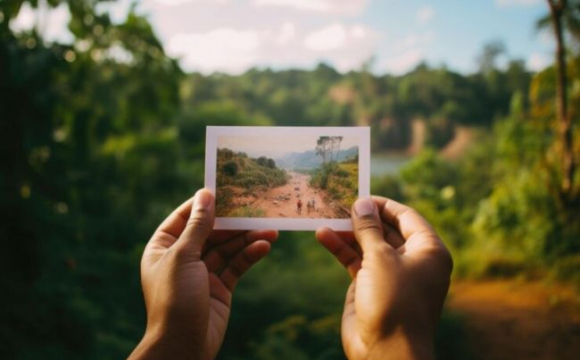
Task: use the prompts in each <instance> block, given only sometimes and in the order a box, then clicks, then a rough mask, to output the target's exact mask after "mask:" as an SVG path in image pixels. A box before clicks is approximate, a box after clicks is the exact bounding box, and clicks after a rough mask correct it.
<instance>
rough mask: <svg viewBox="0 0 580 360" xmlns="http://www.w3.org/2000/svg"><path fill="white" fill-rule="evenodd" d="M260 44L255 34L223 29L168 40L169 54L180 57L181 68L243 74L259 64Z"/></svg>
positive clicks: (257, 35) (183, 35)
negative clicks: (257, 62)
mask: <svg viewBox="0 0 580 360" xmlns="http://www.w3.org/2000/svg"><path fill="white" fill-rule="evenodd" d="M260 42H261V41H260V38H259V34H258V33H257V32H255V31H238V30H234V29H231V28H220V29H215V30H212V31H210V32H207V33H191V34H177V35H175V36H173V37H172V38H171V39H169V42H168V44H167V53H168V54H170V55H171V56H177V57H180V58H181V64H182V65H183V66H184V67H185V68H186V69H189V70H199V71H202V72H213V71H224V72H231V73H240V72H243V71H244V70H246V69H247V68H249V67H251V66H252V65H253V64H254V63H255V62H256V61H257V60H258V56H257V51H258V49H259V47H260V46H261V44H260Z"/></svg>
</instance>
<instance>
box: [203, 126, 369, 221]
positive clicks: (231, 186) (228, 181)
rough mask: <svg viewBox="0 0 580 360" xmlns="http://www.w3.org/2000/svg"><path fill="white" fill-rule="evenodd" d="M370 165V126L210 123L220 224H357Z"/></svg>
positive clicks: (210, 170) (210, 181)
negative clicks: (354, 217)
mask: <svg viewBox="0 0 580 360" xmlns="http://www.w3.org/2000/svg"><path fill="white" fill-rule="evenodd" d="M369 167H370V129H369V128H368V127H228V126H224V127H221V126H209V127H207V134H206V164H205V186H206V187H207V188H209V189H211V190H212V191H213V192H214V193H215V195H216V222H215V228H216V229H232V230H233V229H237V230H251V229H278V230H315V229H317V228H319V227H322V226H328V227H330V228H332V229H334V230H338V231H349V230H352V224H351V220H350V211H351V207H352V204H353V203H354V201H355V200H356V199H357V198H359V197H368V196H369V187H370V175H369Z"/></svg>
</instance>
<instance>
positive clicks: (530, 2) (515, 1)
mask: <svg viewBox="0 0 580 360" xmlns="http://www.w3.org/2000/svg"><path fill="white" fill-rule="evenodd" d="M541 2H542V0H495V4H496V5H497V6H499V7H508V6H535V5H538V4H540V3H541Z"/></svg>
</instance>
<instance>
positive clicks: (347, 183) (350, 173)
mask: <svg viewBox="0 0 580 360" xmlns="http://www.w3.org/2000/svg"><path fill="white" fill-rule="evenodd" d="M310 185H311V186H314V187H317V188H320V189H323V190H326V191H327V192H328V194H329V195H330V197H331V198H332V199H333V200H336V201H338V202H339V203H340V204H341V206H342V207H343V208H345V209H350V207H351V206H352V204H353V203H354V202H355V200H356V196H357V194H358V162H356V163H355V162H352V161H348V160H347V161H344V162H340V163H336V162H334V161H333V162H329V163H326V164H324V165H323V166H321V167H319V168H317V169H315V170H313V171H311V178H310Z"/></svg>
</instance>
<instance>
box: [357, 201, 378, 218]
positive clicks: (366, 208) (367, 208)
mask: <svg viewBox="0 0 580 360" xmlns="http://www.w3.org/2000/svg"><path fill="white" fill-rule="evenodd" d="M354 212H355V213H356V214H357V215H358V216H368V215H373V214H374V212H375V204H374V203H373V201H372V200H371V199H358V200H357V201H356V202H355V203H354Z"/></svg>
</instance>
